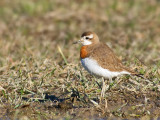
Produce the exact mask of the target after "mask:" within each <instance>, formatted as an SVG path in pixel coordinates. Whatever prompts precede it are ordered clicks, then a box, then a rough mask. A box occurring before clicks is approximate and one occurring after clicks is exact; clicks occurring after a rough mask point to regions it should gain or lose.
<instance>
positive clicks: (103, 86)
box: [101, 77, 106, 98]
mask: <svg viewBox="0 0 160 120" xmlns="http://www.w3.org/2000/svg"><path fill="white" fill-rule="evenodd" d="M105 91H106V85H105V80H104V78H103V77H102V90H101V98H103V97H104V94H105Z"/></svg>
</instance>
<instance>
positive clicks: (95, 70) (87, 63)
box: [81, 58, 130, 79]
mask: <svg viewBox="0 0 160 120" xmlns="http://www.w3.org/2000/svg"><path fill="white" fill-rule="evenodd" d="M81 63H82V66H83V67H84V68H85V69H86V70H87V71H88V72H89V73H90V74H93V75H96V76H101V77H104V78H109V79H110V78H113V77H116V76H119V75H122V74H130V73H129V72H127V71H121V72H112V71H109V70H108V69H104V68H102V67H101V66H99V65H98V63H97V62H96V61H95V60H93V59H91V58H84V59H81Z"/></svg>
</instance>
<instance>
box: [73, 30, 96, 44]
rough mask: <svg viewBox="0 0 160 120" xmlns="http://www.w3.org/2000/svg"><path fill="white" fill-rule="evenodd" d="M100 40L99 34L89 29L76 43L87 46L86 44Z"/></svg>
mask: <svg viewBox="0 0 160 120" xmlns="http://www.w3.org/2000/svg"><path fill="white" fill-rule="evenodd" d="M98 42H99V38H98V36H97V34H96V33H94V32H90V31H89V32H84V33H83V34H82V35H81V39H80V40H79V41H78V42H75V43H81V44H82V45H83V46H85V45H91V44H96V43H98Z"/></svg>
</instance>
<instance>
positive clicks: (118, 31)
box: [0, 0, 160, 119]
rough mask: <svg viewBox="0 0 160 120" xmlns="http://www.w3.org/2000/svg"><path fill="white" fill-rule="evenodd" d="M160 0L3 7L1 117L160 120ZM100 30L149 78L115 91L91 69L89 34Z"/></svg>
mask: <svg viewBox="0 0 160 120" xmlns="http://www.w3.org/2000/svg"><path fill="white" fill-rule="evenodd" d="M159 5H160V1H159V0H134V1H132V0H131V1H127V0H121V1H120V0H112V1H111V0H110V1H109V0H108V1H105V0H99V1H91V0H77V1H73V0H64V1H59V0H23V1H22V0H12V2H10V1H9V0H2V1H0V96H1V97H0V118H1V119H62V118H64V119H80V118H82V119H84V118H85V119H96V118H97V119H98V118H116V119H117V117H120V118H142V119H149V118H158V116H160V113H159V110H160V104H159V103H160V97H159V96H160V94H159V93H160V68H159V67H160V42H159V41H160V35H159V33H160V21H159V19H160V14H159V13H160V8H159ZM87 30H92V31H95V32H96V33H97V34H98V35H99V36H100V39H101V41H103V42H105V43H107V44H109V45H110V47H111V48H113V49H114V51H115V53H116V54H117V55H120V56H119V57H120V58H123V60H124V64H125V65H126V66H130V67H132V68H133V69H135V70H137V71H138V72H139V73H142V74H144V77H145V78H146V79H142V78H138V77H134V76H133V77H130V76H123V77H121V78H117V79H115V80H114V83H112V84H109V86H108V87H109V88H108V90H107V91H106V96H105V98H104V100H103V101H102V102H101V103H100V102H99V96H100V90H101V88H100V87H101V80H100V79H98V78H95V77H93V76H90V75H88V73H87V72H86V71H85V70H83V68H82V67H81V65H80V62H79V48H80V46H76V45H73V44H72V43H73V41H76V40H78V39H79V37H80V35H81V34H82V32H84V31H87Z"/></svg>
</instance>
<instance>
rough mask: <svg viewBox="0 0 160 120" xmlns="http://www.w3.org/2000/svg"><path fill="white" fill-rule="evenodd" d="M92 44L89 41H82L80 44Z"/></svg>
mask: <svg viewBox="0 0 160 120" xmlns="http://www.w3.org/2000/svg"><path fill="white" fill-rule="evenodd" d="M91 44H92V42H91V41H88V40H84V41H83V42H82V45H91Z"/></svg>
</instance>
